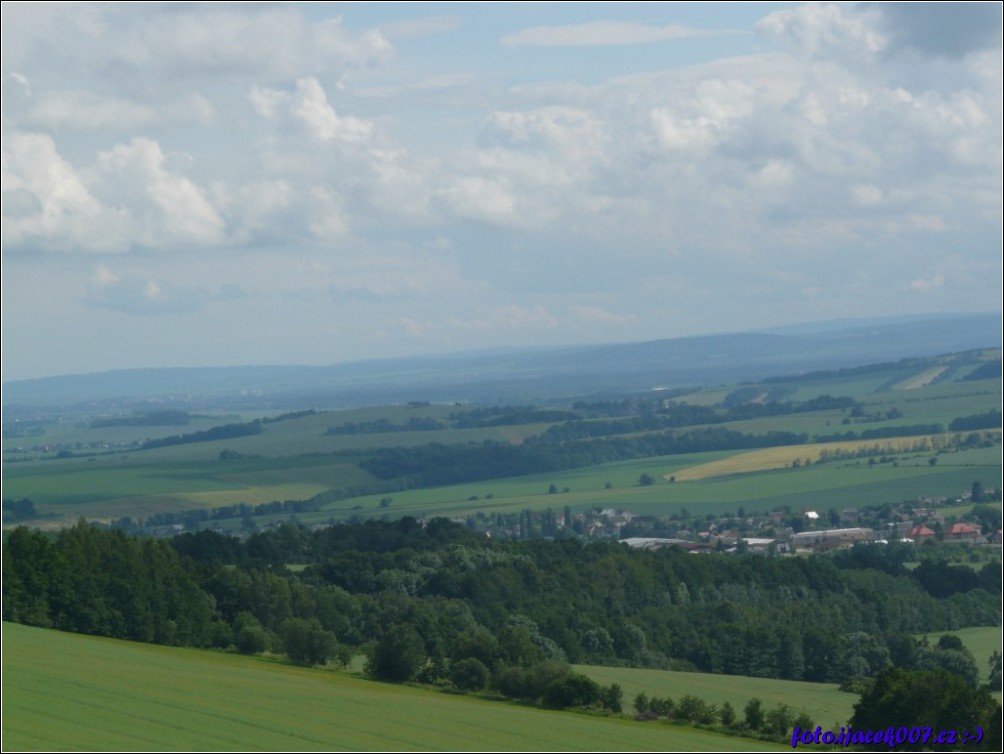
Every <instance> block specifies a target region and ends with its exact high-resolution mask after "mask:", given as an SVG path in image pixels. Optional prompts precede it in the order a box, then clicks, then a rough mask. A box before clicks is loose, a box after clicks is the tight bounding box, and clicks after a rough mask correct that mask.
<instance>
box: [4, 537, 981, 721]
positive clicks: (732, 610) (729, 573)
mask: <svg viewBox="0 0 1004 754" xmlns="http://www.w3.org/2000/svg"><path fill="white" fill-rule="evenodd" d="M870 549H871V550H873V551H875V552H879V551H881V550H882V549H883V548H870ZM889 552H890V553H891V554H890V555H889V556H888V557H889V558H890V560H889V562H888V563H884V562H882V561H881V558H882V556H881V555H871V556H870V557H871V558H872V559H873V561H872V562H866V561H865V560H858V559H849V558H848V557H847V556H844V557H840V558H832V559H830V558H784V559H779V558H767V557H761V556H724V555H722V556H719V555H714V554H709V555H704V556H701V557H694V556H691V555H689V554H687V553H685V552H683V551H680V550H678V549H675V548H673V549H666V550H660V551H657V552H643V551H636V550H631V549H629V548H627V547H626V546H624V545H620V544H615V543H593V544H588V545H586V544H583V543H581V542H580V541H578V540H560V541H553V542H550V541H544V540H536V541H524V542H516V541H510V542H500V541H493V540H490V539H487V538H484V537H481V536H478V535H475V534H474V533H473V532H471V531H470V530H468V529H467V528H466V527H464V526H461V525H457V524H454V523H451V522H449V521H447V520H445V519H434V520H432V521H430V522H429V523H428V524H427V525H425V526H422V525H421V524H419V523H418V522H417V521H415V520H414V519H410V518H404V519H401V520H400V521H397V522H393V523H378V522H367V523H366V524H363V525H361V526H333V527H329V528H326V529H323V530H319V531H313V532H311V531H308V530H306V529H303V528H301V527H298V526H294V525H283V526H280V527H278V528H277V529H275V530H271V531H268V532H263V533H260V534H255V535H253V536H251V537H249V538H247V540H245V541H240V540H237V539H235V538H230V537H225V536H222V535H218V534H214V533H211V532H208V531H203V532H199V533H197V534H185V535H181V536H178V537H175V538H173V539H171V540H158V539H143V538H136V537H129V536H126V535H124V534H123V533H122V532H120V531H104V530H100V529H97V528H94V527H91V526H87V525H86V524H83V523H80V524H78V525H77V526H74V527H73V528H71V529H67V530H64V531H62V532H60V533H58V534H56V535H52V536H50V535H46V534H42V533H39V532H32V531H30V530H28V529H26V528H18V529H16V530H15V531H14V532H13V533H12V534H11V537H10V539H9V541H8V542H7V543H6V544H5V545H4V555H3V557H4V562H3V617H4V620H12V621H17V622H22V623H28V624H31V625H39V626H49V627H53V628H59V629H63V630H68V631H77V632H82V633H92V634H100V635H106V636H114V637H119V638H127V639H135V640H140V641H151V642H158V643H165V644H187V645H193V646H218V647H236V648H238V649H240V650H241V651H249V652H256V651H263V650H264V649H272V650H274V651H279V652H285V653H286V654H288V655H289V656H290V658H291V659H294V660H296V661H299V662H306V663H312V664H313V663H321V662H326V661H330V660H332V659H337V658H339V657H342V658H344V656H345V655H346V654H347V653H348V649H347V648H353V649H354V650H356V651H358V650H362V649H367V648H368V651H369V654H370V657H371V668H372V670H373V672H374V674H375V675H378V676H380V677H386V678H388V679H390V678H398V677H400V676H402V675H403V676H406V677H408V678H419V677H421V678H424V679H426V680H430V681H437V682H438V681H443V682H450V683H453V684H459V685H463V684H467V685H469V686H472V687H473V686H477V685H478V683H479V681H478V679H479V678H481V677H482V676H483V677H484V683H485V684H487V685H489V686H490V687H491V688H496V689H497V690H498V691H499V693H503V694H505V695H515V696H518V697H521V698H523V697H525V698H530V696H531V695H532V697H533V699H534V700H536V701H540V702H541V703H549V702H548V697H547V689H548V687H549V686H550V685H551V683H553V682H556V681H559V680H562V681H563V679H565V678H567V676H566V675H562V674H560V673H557V672H556V671H555V672H551V671H548V670H547V668H546V666H545V664H546V663H557V665H558V666H561V667H564V668H565V669H566V670H567V663H569V662H584V663H599V664H628V665H635V666H648V667H672V668H678V669H691V670H702V671H706V672H720V673H726V674H742V675H752V676H761V677H777V678H788V679H795V680H810V681H831V682H839V681H844V680H846V679H848V678H853V677H857V676H869V675H874V674H875V673H877V672H879V671H880V670H882V669H883V668H885V667H887V666H889V665H896V666H898V667H902V668H906V669H914V668H925V667H937V668H942V669H945V668H947V669H950V670H952V672H955V673H957V674H959V675H961V676H967V677H968V678H969V679H970V680H971V678H972V670H971V668H972V667H973V660H972V658H968V662H967V658H966V657H965V656H963V655H962V654H961V653H958V652H957V649H958V648H957V647H953V646H946V647H942V646H940V645H939V646H938V647H935V648H931V647H925V646H924V644H923V643H922V642H917V641H916V640H915V639H913V638H912V636H911V634H915V633H922V632H928V633H933V632H944V631H949V630H952V629H955V628H960V627H964V626H971V625H994V624H996V623H997V622H998V621H999V617H1000V580H999V574H998V575H997V580H996V581H994V580H993V579H992V578H991V575H990V572H989V571H985V572H980V573H979V574H976V581H974V582H972V583H961V582H958V583H953V584H952V585H951V586H950V587H947V588H946V587H944V586H935V587H934V588H932V586H931V585H932V583H934V584H939V585H940V584H942V583H943V582H944V580H945V579H948V580H949V581H951V579H953V578H955V579H957V574H955V572H954V571H952V570H950V569H949V570H947V571H946V570H945V569H944V568H941V569H940V571H937V572H940V573H941V574H942V577H943V578H942V579H941V580H935V581H931V580H930V574H929V573H928V571H927V570H925V571H922V572H921V573H920V574H919V575H916V574H910V573H902V572H900V570H899V567H898V565H897V562H898V561H897V559H898V558H899V557H900V556H899V554H898V553H897V552H896V550H895V549H894V548H890V550H889ZM876 558H877V559H878V560H874V559H876ZM290 564H296V565H297V569H296V571H295V572H294V571H291V570H290V569H288V568H287V566H288V565H290ZM900 565H901V562H900ZM917 570H918V571H920V570H921V569H917ZM930 573H936V571H934V570H931V571H930ZM988 589H992V590H994V591H987V590H988ZM388 643H390V646H389V647H388ZM952 652H955V654H952ZM402 655H408V656H410V657H411V658H412V659H411V661H409V662H407V663H405V665H406V667H405V668H404V669H397V670H395V669H394V663H396V662H403V661H404V660H402ZM405 659H406V658H405ZM981 659H982V658H981ZM473 660H476V661H477V663H475V662H473ZM482 666H483V668H482ZM545 672H546V673H550V676H549V678H550V680H549V681H548V682H547V683H544V682H543V681H542V680H541V679H540V678H539V677H537V675H535V674H539V673H545ZM462 679H466V680H462ZM967 682H968V681H967ZM570 683H571V686H572V687H574V686H575V683H577V682H576V681H571V682H570ZM493 684H494V685H493ZM520 689H522V691H521V690H520ZM566 692H567V693H568V694H569V695H570V696H569V697H568V698H577V697H575V695H574V693H573V691H572V690H571V687H570V688H566V689H564V690H563V691H561V692H559V691H554V692H553V694H554V696H552V697H550V700H551V702H555V700H558V699H559V698H565V697H560V694H564V693H566ZM573 706H575V705H573Z"/></svg>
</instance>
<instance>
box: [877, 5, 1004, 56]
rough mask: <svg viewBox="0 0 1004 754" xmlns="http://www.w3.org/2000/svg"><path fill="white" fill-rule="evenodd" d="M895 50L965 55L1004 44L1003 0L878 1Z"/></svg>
mask: <svg viewBox="0 0 1004 754" xmlns="http://www.w3.org/2000/svg"><path fill="white" fill-rule="evenodd" d="M875 8H876V9H877V10H878V11H879V12H880V14H881V17H882V28H883V30H884V31H885V33H886V34H887V35H888V38H889V41H890V48H891V49H892V50H894V51H898V50H911V51H914V52H919V53H921V54H922V55H930V56H934V57H946V58H962V57H965V56H966V55H968V54H970V53H973V52H978V51H981V50H986V49H991V48H995V47H999V46H1000V44H1001V5H1000V3H979V2H968V3H967V2H935V3H916V2H914V3H876V4H875Z"/></svg>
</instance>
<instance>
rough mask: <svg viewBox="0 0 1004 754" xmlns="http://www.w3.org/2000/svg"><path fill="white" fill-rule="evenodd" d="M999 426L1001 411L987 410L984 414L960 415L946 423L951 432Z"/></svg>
mask: <svg viewBox="0 0 1004 754" xmlns="http://www.w3.org/2000/svg"><path fill="white" fill-rule="evenodd" d="M1000 426H1001V412H1000V411H987V412H986V413H984V414H973V415H972V416H960V417H959V418H957V419H953V420H952V421H951V423H950V424H949V425H948V428H949V429H950V430H951V431H952V432H968V431H971V430H974V429H997V428H999V427H1000Z"/></svg>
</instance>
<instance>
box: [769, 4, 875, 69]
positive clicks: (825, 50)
mask: <svg viewBox="0 0 1004 754" xmlns="http://www.w3.org/2000/svg"><path fill="white" fill-rule="evenodd" d="M756 29H757V31H758V32H760V33H762V34H765V35H767V36H770V37H774V38H777V39H780V40H782V41H784V42H785V43H787V44H788V45H790V46H791V47H792V48H793V49H794V50H796V51H797V52H798V53H799V54H800V55H805V56H807V57H810V58H837V59H842V60H845V61H848V62H853V61H855V60H861V59H868V58H872V57H874V56H875V55H876V54H877V53H879V52H880V51H881V50H882V49H883V48H885V46H886V44H887V39H886V37H885V35H884V34H883V33H882V31H881V15H880V11H879V10H878V9H877V8H875V7H867V6H865V7H861V6H857V7H854V6H850V5H847V4H845V3H806V4H804V5H800V6H798V7H797V8H794V9H792V10H780V11H775V12H774V13H771V14H770V15H768V16H766V17H764V18H763V19H762V20H761V21H760V22H759V23H757V25H756Z"/></svg>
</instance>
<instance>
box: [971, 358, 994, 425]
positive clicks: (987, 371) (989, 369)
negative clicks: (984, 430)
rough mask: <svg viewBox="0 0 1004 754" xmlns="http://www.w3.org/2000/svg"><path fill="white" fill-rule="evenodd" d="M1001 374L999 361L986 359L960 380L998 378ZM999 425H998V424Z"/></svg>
mask: <svg viewBox="0 0 1004 754" xmlns="http://www.w3.org/2000/svg"><path fill="white" fill-rule="evenodd" d="M1001 374H1002V370H1001V361H1000V359H998V360H997V361H988V362H986V363H983V364H980V365H979V366H978V367H976V369H974V370H973V371H971V372H970V373H969V374H967V375H966V376H965V377H963V378H962V382H970V381H973V380H993V379H998V380H999V379H1000V378H1001ZM998 426H1000V425H998Z"/></svg>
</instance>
